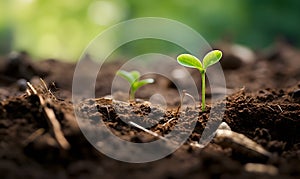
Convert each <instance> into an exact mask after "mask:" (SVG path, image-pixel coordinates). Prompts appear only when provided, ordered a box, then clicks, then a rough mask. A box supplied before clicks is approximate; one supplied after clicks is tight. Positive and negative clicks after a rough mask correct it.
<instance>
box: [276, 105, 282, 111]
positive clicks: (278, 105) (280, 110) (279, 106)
mask: <svg viewBox="0 0 300 179" xmlns="http://www.w3.org/2000/svg"><path fill="white" fill-rule="evenodd" d="M277 107H278V108H279V110H280V111H281V112H283V110H282V109H281V107H280V106H279V104H277Z"/></svg>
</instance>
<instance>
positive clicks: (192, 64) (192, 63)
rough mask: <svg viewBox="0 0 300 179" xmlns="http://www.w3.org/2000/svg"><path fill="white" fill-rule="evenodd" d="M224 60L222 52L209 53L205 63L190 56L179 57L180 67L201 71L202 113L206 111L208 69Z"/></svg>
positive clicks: (205, 57) (204, 59)
mask: <svg viewBox="0 0 300 179" xmlns="http://www.w3.org/2000/svg"><path fill="white" fill-rule="evenodd" d="M221 58H222V52H221V51H220V50H213V51H210V52H208V53H207V54H206V55H205V56H204V58H203V62H202V63H201V61H200V60H199V59H198V58H197V57H195V56H193V55H190V54H181V55H179V56H178V57H177V61H178V63H179V64H180V65H182V66H185V67H189V68H196V69H198V70H199V72H200V74H201V79H202V80H201V81H202V112H204V111H205V73H206V69H207V68H208V67H209V66H211V65H213V64H215V63H217V62H218V61H219V60H220V59H221Z"/></svg>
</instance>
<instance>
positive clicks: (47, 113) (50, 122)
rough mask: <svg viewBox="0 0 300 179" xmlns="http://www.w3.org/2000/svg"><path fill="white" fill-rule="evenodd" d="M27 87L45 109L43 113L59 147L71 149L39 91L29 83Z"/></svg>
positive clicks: (52, 112)
mask: <svg viewBox="0 0 300 179" xmlns="http://www.w3.org/2000/svg"><path fill="white" fill-rule="evenodd" d="M27 85H28V87H29V89H30V90H29V91H30V92H31V93H33V94H34V95H37V97H38V98H39V102H40V104H41V106H42V107H43V108H42V110H43V113H44V115H45V117H46V119H47V122H48V125H49V127H50V129H51V131H52V133H53V134H54V138H55V139H56V141H57V143H58V145H59V146H60V147H61V148H62V149H65V150H66V149H69V148H70V144H69V142H68V141H67V139H66V138H65V136H64V134H63V132H62V131H61V127H60V124H59V122H58V120H57V119H56V116H55V113H54V111H53V110H52V109H51V108H49V107H47V105H46V102H45V100H44V99H43V98H42V97H41V96H40V95H38V94H37V91H36V90H35V88H34V87H33V86H32V85H31V84H30V83H29V82H27Z"/></svg>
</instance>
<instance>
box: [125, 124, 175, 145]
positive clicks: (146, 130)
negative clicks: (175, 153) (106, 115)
mask: <svg viewBox="0 0 300 179" xmlns="http://www.w3.org/2000/svg"><path fill="white" fill-rule="evenodd" d="M128 123H129V124H130V125H132V126H134V127H136V128H138V129H141V130H142V131H144V132H147V133H148V134H151V135H153V136H154V137H157V138H159V139H162V140H164V141H168V142H169V140H168V139H166V138H164V137H162V136H160V135H158V134H157V133H155V132H153V131H150V130H148V129H146V128H144V127H143V126H140V125H138V124H137V123H134V122H132V121H129V122H128Z"/></svg>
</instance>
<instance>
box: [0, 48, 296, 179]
mask: <svg viewBox="0 0 300 179" xmlns="http://www.w3.org/2000/svg"><path fill="white" fill-rule="evenodd" d="M223 45H224V44H223ZM227 45H228V44H227ZM229 45H230V44H229ZM221 48H222V49H223V51H224V58H223V59H222V63H221V65H222V67H223V70H224V74H225V78H226V83H227V88H228V89H227V92H228V93H227V94H226V98H225V99H223V100H220V101H217V102H215V103H213V104H208V105H207V109H206V111H205V112H201V110H200V106H199V104H196V105H195V106H189V107H187V108H185V109H184V110H178V109H179V108H178V105H179V104H180V98H179V95H178V92H177V89H176V88H175V86H174V84H172V82H171V81H169V80H168V79H165V78H164V77H161V76H154V77H155V80H156V82H155V83H154V84H151V85H148V86H145V87H142V88H141V89H140V90H139V91H138V92H137V98H139V99H149V97H150V96H151V95H152V94H153V91H155V89H156V88H157V85H159V86H160V93H161V94H162V95H163V96H164V97H165V98H166V100H167V103H168V108H163V107H162V106H158V105H152V104H151V103H150V102H148V101H147V100H138V101H136V102H128V101H127V100H123V101H118V100H111V99H110V98H109V97H107V95H110V91H111V83H112V80H113V79H114V77H115V72H116V71H117V70H118V69H119V68H120V66H121V65H122V63H124V61H121V60H117V61H114V62H109V63H105V64H104V66H103V68H102V69H101V73H99V75H98V78H97V84H96V87H95V93H96V98H95V99H85V100H83V101H82V102H80V103H79V104H76V105H75V104H74V105H73V104H72V102H71V97H72V96H71V94H72V91H71V90H72V89H71V88H72V78H73V72H74V68H75V65H76V64H72V63H66V62H61V61H58V60H54V59H48V60H44V61H39V62H33V61H32V60H31V58H30V56H29V55H28V54H27V53H26V52H18V53H14V54H10V55H8V56H6V57H2V58H1V64H0V72H1V73H0V100H1V103H0V178H83V177H84V178H250V177H256V178H299V177H300V133H299V128H300V91H299V90H300V51H299V50H297V49H296V48H294V47H292V46H291V45H289V44H285V43H279V44H277V45H275V46H274V47H272V48H270V49H266V50H262V51H260V52H256V53H255V58H254V60H253V61H250V62H249V61H246V60H245V59H243V58H241V57H237V56H235V55H234V53H232V52H231V51H230V50H228V48H226V47H222V46H221ZM190 72H191V73H192V75H193V77H194V79H195V81H196V83H197V85H198V86H199V89H200V87H201V86H200V83H199V82H200V79H199V74H198V72H197V71H193V70H191V71H190ZM39 78H42V79H43V80H44V81H45V83H46V85H47V87H46V86H45V85H44V84H43V83H42V82H41V81H40V79H39ZM26 81H30V83H31V84H32V87H30V86H27V85H26ZM126 95H127V94H120V96H123V97H125V96H126ZM210 95H211V94H210V92H209V91H208V94H207V98H208V101H209V98H210ZM125 98H126V97H125ZM213 106H224V107H225V112H224V116H223V117H222V118H221V120H218V119H217V117H216V116H214V115H213V114H210V110H211V108H212V107H213ZM75 113H76V114H77V117H78V118H82V119H85V122H86V123H88V124H92V126H93V127H90V126H91V125H87V126H86V127H85V131H93V130H95V127H96V128H97V127H99V128H101V127H105V128H107V129H109V130H110V131H111V132H112V133H113V134H114V135H115V136H117V137H119V138H121V139H123V140H125V141H129V142H134V143H147V142H152V141H156V140H159V139H162V138H163V139H167V138H164V137H165V136H167V135H168V134H169V133H170V132H171V131H172V130H174V129H176V130H178V138H180V136H181V135H187V136H188V138H187V140H186V142H184V144H183V145H182V146H180V147H179V148H178V149H177V150H176V151H175V152H174V153H172V154H170V155H168V156H167V157H165V158H162V159H159V160H156V161H152V162H147V163H127V162H121V161H118V160H115V159H112V158H110V157H107V156H106V155H104V154H102V153H101V152H99V151H97V150H96V149H95V148H94V147H93V145H91V144H90V143H89V141H88V140H87V139H86V138H85V136H84V135H83V133H82V131H81V130H80V128H79V126H78V121H77V120H76V118H75ZM153 114H154V115H155V116H156V115H157V116H160V117H159V118H155V117H153V116H151V115H153ZM181 118H184V120H183V121H180V119H181ZM208 121H216V122H219V123H220V122H226V123H227V124H228V125H229V127H230V128H231V131H232V132H233V133H234V134H235V135H229V136H226V137H225V138H222V140H221V142H220V140H216V139H213V140H212V141H211V142H210V143H209V144H208V145H206V146H205V147H204V148H201V147H199V146H198V147H197V145H195V144H196V143H197V142H198V141H199V140H200V138H201V135H202V132H203V131H204V129H205V128H209V127H211V126H209V125H207V124H208ZM132 122H133V123H135V124H137V125H140V126H145V128H146V129H147V130H150V131H152V133H151V132H149V131H148V132H147V131H145V130H143V129H141V128H139V127H137V126H134V125H132ZM56 124H58V125H59V127H57V125H56ZM191 124H193V125H195V128H194V129H193V130H191V131H188V130H187V128H186V127H185V126H189V125H191ZM55 126H56V127H55ZM153 133H155V134H156V135H154V134H153ZM100 135H101V133H100ZM103 135H104V134H103ZM241 135H242V136H243V137H244V138H242V139H243V140H242V141H246V139H245V138H247V139H249V140H252V142H254V143H255V145H258V146H259V147H261V148H263V149H264V150H265V151H266V152H267V153H268V155H263V154H262V153H255V151H253V150H249V148H248V149H247V146H245V145H244V144H243V142H240V143H236V142H234V141H235V138H238V137H237V136H241ZM103 140H104V139H103ZM173 140H174V141H175V142H176V141H177V138H176V136H175V138H174V139H173ZM97 142H101V137H100V138H99V141H97ZM171 145H172V144H171V143H170V141H169V140H166V145H165V146H163V147H162V148H159V149H158V150H164V149H167V148H168V147H170V146H171ZM122 147H124V146H117V145H116V146H112V147H110V151H111V152H116V153H118V154H119V155H121V156H122V155H124V156H126V155H128V153H122ZM145 151H147V149H145ZM132 152H133V153H135V152H136V153H139V152H141V151H132ZM132 155H134V154H132Z"/></svg>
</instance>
